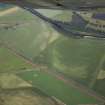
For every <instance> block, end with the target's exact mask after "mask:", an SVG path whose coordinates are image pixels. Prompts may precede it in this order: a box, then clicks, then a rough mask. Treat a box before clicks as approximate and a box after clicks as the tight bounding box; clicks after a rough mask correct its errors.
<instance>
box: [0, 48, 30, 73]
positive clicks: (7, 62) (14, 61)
mask: <svg viewBox="0 0 105 105" xmlns="http://www.w3.org/2000/svg"><path fill="white" fill-rule="evenodd" d="M27 68H32V66H31V65H29V64H27V63H25V62H24V60H22V59H20V58H18V57H16V56H15V55H14V54H13V53H11V52H10V51H9V50H8V49H6V48H4V47H2V46H0V72H1V73H2V72H10V71H18V70H22V69H23V70H24V69H27Z"/></svg>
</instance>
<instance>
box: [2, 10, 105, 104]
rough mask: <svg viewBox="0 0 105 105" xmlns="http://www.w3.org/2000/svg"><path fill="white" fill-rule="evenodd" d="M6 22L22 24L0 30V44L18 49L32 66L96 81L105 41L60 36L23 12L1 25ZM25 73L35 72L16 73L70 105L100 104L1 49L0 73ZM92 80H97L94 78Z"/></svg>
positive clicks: (20, 11) (83, 81)
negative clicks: (34, 64) (19, 71)
mask: <svg viewBox="0 0 105 105" xmlns="http://www.w3.org/2000/svg"><path fill="white" fill-rule="evenodd" d="M5 21H6V22H10V23H11V22H15V21H17V22H20V23H22V24H21V25H19V26H16V27H12V28H9V29H8V30H6V29H5V28H3V27H0V41H1V42H4V43H6V44H8V45H9V46H11V47H12V48H15V50H16V51H18V52H19V53H21V54H22V55H24V56H25V57H27V58H29V59H31V60H32V61H33V63H39V64H44V63H45V64H46V66H47V67H50V68H51V70H52V69H54V70H57V71H58V72H62V73H63V74H65V76H67V77H72V78H73V79H76V80H78V81H82V83H84V84H89V83H90V82H91V80H92V79H94V80H96V79H97V75H96V74H97V73H96V71H98V70H99V69H98V70H97V67H98V66H99V63H100V60H101V58H102V57H103V55H104V53H105V50H104V48H105V47H104V46H105V43H104V40H103V41H102V40H96V39H94V40H92V39H84V40H83V39H72V38H66V37H63V36H62V35H61V36H58V34H57V33H56V32H55V31H54V30H53V29H52V28H51V27H50V28H48V26H49V25H48V24H45V23H44V22H43V21H41V20H40V19H38V18H37V17H34V16H32V15H30V14H28V12H24V11H23V10H19V11H17V12H15V13H13V14H12V15H10V14H8V15H6V16H5V17H0V22H5ZM36 26H37V27H36ZM50 35H53V36H50ZM49 42H50V43H49ZM43 53H44V54H43ZM36 57H37V58H36ZM98 68H99V67H98ZM22 69H24V70H25V69H29V70H33V71H26V72H21V73H17V76H19V77H20V78H22V79H23V80H25V81H26V82H29V83H30V84H32V85H33V86H34V87H37V88H39V89H40V90H42V91H43V92H44V93H46V94H48V95H50V96H54V97H56V98H58V99H59V100H61V101H62V102H64V103H65V104H67V105H77V104H97V103H100V101H98V100H97V99H95V98H93V97H91V96H88V95H87V94H85V93H82V92H81V91H80V90H78V89H75V88H73V87H72V85H68V84H65V83H64V82H63V81H62V80H59V79H57V78H55V77H54V76H53V75H51V74H48V73H45V72H44V71H43V70H42V71H40V70H39V69H40V67H39V68H38V70H39V71H36V68H34V69H33V67H32V66H30V65H29V64H27V63H25V62H24V61H23V60H22V59H20V58H19V57H16V56H15V55H13V53H11V52H10V51H9V50H8V49H6V48H4V47H2V46H0V72H7V71H8V72H10V71H12V70H13V71H16V70H22ZM11 73H12V72H11ZM93 76H94V77H96V78H92V77H93ZM93 83H94V82H93Z"/></svg>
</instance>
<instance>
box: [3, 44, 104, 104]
mask: <svg viewBox="0 0 105 105" xmlns="http://www.w3.org/2000/svg"><path fill="white" fill-rule="evenodd" d="M1 45H2V46H3V47H5V48H7V49H8V50H10V51H11V52H12V53H14V54H15V55H16V56H17V57H20V58H22V59H23V60H24V61H25V62H26V63H28V64H30V65H32V66H33V67H39V68H42V69H43V71H44V72H46V73H48V74H50V75H53V76H54V77H56V78H57V79H59V80H61V81H63V82H64V83H65V84H67V85H69V86H72V87H73V88H75V89H77V90H79V91H81V92H82V93H85V94H87V95H89V96H91V97H94V98H96V99H97V100H99V101H102V102H103V103H105V97H103V96H101V95H98V94H97V93H96V92H94V91H93V90H91V89H89V88H87V87H85V86H84V85H82V84H80V83H77V82H76V81H74V80H72V79H70V78H69V79H68V78H66V77H65V76H64V75H63V74H62V73H58V72H56V71H55V70H48V67H46V66H43V65H37V64H34V63H33V61H31V60H30V59H28V58H26V57H25V56H24V55H22V54H20V53H19V52H17V51H16V50H15V49H14V48H13V47H10V46H9V44H7V43H1ZM27 71H32V70H27ZM23 72H25V70H24V71H23Z"/></svg>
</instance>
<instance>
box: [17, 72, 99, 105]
mask: <svg viewBox="0 0 105 105" xmlns="http://www.w3.org/2000/svg"><path fill="white" fill-rule="evenodd" d="M18 76H20V77H21V78H23V79H24V80H26V81H28V82H29V83H31V84H32V85H33V86H35V87H37V88H39V89H41V90H42V91H43V92H45V93H46V94H48V95H50V96H55V97H56V98H58V99H60V100H61V101H62V102H64V103H65V104H66V105H78V104H97V103H98V100H96V99H95V98H93V97H91V96H88V95H86V94H84V93H82V92H80V91H79V90H77V89H74V88H73V87H72V86H70V85H67V84H65V83H64V82H62V81H61V80H58V79H56V78H55V77H54V76H52V75H50V74H47V73H45V72H44V71H43V70H42V71H37V70H33V71H29V72H23V73H21V74H18Z"/></svg>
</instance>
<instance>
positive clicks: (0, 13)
mask: <svg viewBox="0 0 105 105" xmlns="http://www.w3.org/2000/svg"><path fill="white" fill-rule="evenodd" d="M17 10H19V7H13V8H10V9H7V10H4V11H2V12H0V17H2V16H4V15H8V14H11V13H14V12H16V11H17Z"/></svg>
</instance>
